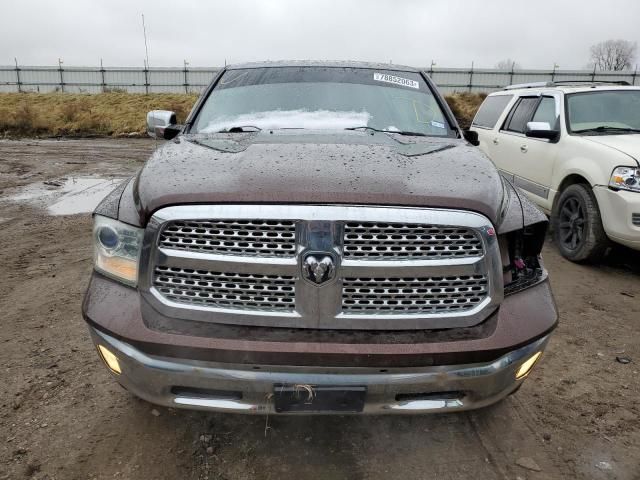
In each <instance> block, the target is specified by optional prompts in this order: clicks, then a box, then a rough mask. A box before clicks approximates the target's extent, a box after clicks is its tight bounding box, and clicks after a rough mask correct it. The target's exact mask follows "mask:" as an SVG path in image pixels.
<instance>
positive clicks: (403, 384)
mask: <svg viewBox="0 0 640 480" xmlns="http://www.w3.org/2000/svg"><path fill="white" fill-rule="evenodd" d="M89 328H90V331H91V336H92V338H93V341H94V343H95V344H96V345H102V346H103V347H106V348H107V349H109V350H110V351H111V352H112V353H114V354H115V355H116V356H117V358H118V361H119V363H120V367H121V370H122V373H121V374H120V375H115V376H116V378H117V380H118V382H119V383H120V384H121V385H123V386H124V387H125V388H126V389H128V390H129V391H131V392H132V393H133V394H135V395H136V396H138V397H140V398H143V399H144V400H147V401H149V402H152V403H155V404H158V405H164V406H167V407H177V408H192V409H199V410H212V411H225V412H238V413H250V414H267V413H268V414H273V413H275V408H274V404H273V401H272V395H273V393H274V389H275V388H276V386H277V385H291V386H299V385H312V386H333V387H354V386H361V387H366V397H365V405H364V409H363V411H362V413H365V414H416V413H428V412H449V411H461V410H470V409H476V408H481V407H484V406H487V405H490V404H492V403H495V402H498V401H499V400H501V399H503V398H504V397H506V396H507V395H509V394H510V393H512V392H513V391H515V390H516V389H517V388H518V387H519V386H520V384H521V383H522V382H523V381H524V379H520V380H516V371H517V370H518V368H519V367H520V366H521V365H522V364H523V363H524V362H525V361H526V360H528V359H529V358H531V356H532V355H534V354H535V353H537V352H542V351H543V350H544V348H545V346H546V344H547V342H548V339H549V336H548V335H547V336H544V337H542V338H539V339H538V340H535V341H533V342H532V343H529V344H527V345H525V346H522V347H519V348H517V349H515V350H513V351H511V352H509V353H506V354H504V355H503V356H501V357H500V358H498V359H496V360H493V361H490V362H487V363H473V364H461V365H440V366H431V367H420V368H415V367H414V368H390V369H382V370H381V369H379V368H364V367H359V368H349V367H333V368H327V367H324V368H319V367H285V366H268V365H246V364H244V365H233V364H224V363H215V362H206V361H197V360H183V359H176V358H170V357H160V356H152V355H149V354H146V353H144V352H142V351H140V350H139V349H137V348H135V347H133V346H132V345H130V344H128V343H125V342H123V341H120V340H118V339H116V338H114V337H112V336H110V335H108V334H106V333H104V332H101V331H99V330H97V329H95V328H93V327H91V326H90V327H89ZM314 413H316V412H314ZM317 413H323V412H317ZM330 413H331V412H330Z"/></svg>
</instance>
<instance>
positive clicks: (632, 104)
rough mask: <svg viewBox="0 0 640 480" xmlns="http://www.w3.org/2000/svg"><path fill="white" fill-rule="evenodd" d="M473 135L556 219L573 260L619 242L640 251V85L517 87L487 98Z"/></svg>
mask: <svg viewBox="0 0 640 480" xmlns="http://www.w3.org/2000/svg"><path fill="white" fill-rule="evenodd" d="M471 130H472V131H473V132H477V134H478V141H479V145H480V148H481V149H482V151H484V152H485V153H486V154H487V155H488V156H489V157H490V158H491V160H493V162H494V163H495V165H496V166H497V167H498V169H500V171H501V172H502V174H503V175H504V176H505V178H506V179H507V180H509V181H510V182H512V183H514V184H515V185H517V186H519V187H520V188H521V189H522V190H524V191H525V192H526V193H527V195H528V196H529V197H530V198H532V199H533V201H534V202H535V203H536V204H537V205H538V206H540V207H541V208H542V210H544V211H545V212H546V213H547V214H548V215H550V216H551V222H552V225H553V232H554V233H553V234H554V238H555V241H556V243H557V245H558V247H559V249H560V251H561V253H562V254H563V255H564V256H565V257H566V258H568V259H570V260H573V261H589V260H596V259H598V258H599V257H601V256H602V255H603V254H604V253H605V251H606V250H607V247H608V246H609V245H610V241H611V240H613V241H614V242H617V243H621V244H623V245H626V246H628V247H631V248H633V249H636V250H640V165H639V163H638V161H639V159H640V87H632V86H622V85H619V84H610V83H608V84H604V83H597V82H596V83H579V82H571V83H568V82H567V83H561V82H556V83H546V84H545V83H542V84H527V85H513V86H511V87H507V88H506V89H505V90H503V91H500V92H495V93H492V94H490V95H489V96H488V97H487V98H486V99H485V101H484V103H483V104H482V105H481V106H480V109H479V110H478V113H477V114H476V116H475V118H474V120H473V123H472V125H471Z"/></svg>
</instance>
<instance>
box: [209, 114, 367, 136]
mask: <svg viewBox="0 0 640 480" xmlns="http://www.w3.org/2000/svg"><path fill="white" fill-rule="evenodd" d="M370 118H371V114H370V113H369V112H332V111H328V110H316V111H314V112H309V111H306V110H272V111H269V112H256V113H245V114H242V115H235V116H227V117H218V118H216V119H215V120H214V121H212V122H209V124H208V125H207V126H206V127H205V128H203V129H202V130H200V132H201V133H214V132H219V131H220V130H226V129H229V128H232V127H241V126H249V125H251V126H254V127H258V128H261V129H263V130H268V129H270V128H305V129H316V130H325V129H327V130H344V129H345V128H349V127H362V126H365V125H367V124H368V122H369V119H370Z"/></svg>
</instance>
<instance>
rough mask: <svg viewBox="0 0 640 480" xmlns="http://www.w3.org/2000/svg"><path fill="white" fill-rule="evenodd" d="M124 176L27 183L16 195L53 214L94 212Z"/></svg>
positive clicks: (14, 198) (17, 199)
mask: <svg viewBox="0 0 640 480" xmlns="http://www.w3.org/2000/svg"><path fill="white" fill-rule="evenodd" d="M123 180H124V179H123V178H110V179H105V178H93V177H70V178H65V179H60V180H50V181H47V182H46V183H44V182H37V183H32V184H31V185H27V186H26V187H23V188H22V189H20V191H19V192H18V193H17V194H15V195H12V196H10V197H8V198H9V200H11V201H13V202H28V203H31V204H34V205H37V206H41V207H43V208H46V209H47V212H48V213H50V214H51V215H73V214H76V213H90V212H92V211H93V210H94V208H96V206H97V205H98V204H99V203H100V201H101V200H102V199H103V198H104V197H106V196H107V194H109V193H110V192H111V191H112V190H113V189H114V188H116V187H117V186H118V184H120V183H121V182H122V181H123Z"/></svg>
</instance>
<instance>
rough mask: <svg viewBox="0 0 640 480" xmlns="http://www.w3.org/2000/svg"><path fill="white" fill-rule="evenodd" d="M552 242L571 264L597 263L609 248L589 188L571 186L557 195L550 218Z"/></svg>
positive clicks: (576, 185)
mask: <svg viewBox="0 0 640 480" xmlns="http://www.w3.org/2000/svg"><path fill="white" fill-rule="evenodd" d="M551 223H552V225H553V239H554V241H555V243H556V245H557V246H558V249H559V250H560V253H561V254H562V256H563V257H565V258H567V259H568V260H571V261H572V262H595V261H597V260H600V259H601V258H602V257H603V256H604V254H605V253H606V251H607V248H608V247H609V245H610V241H609V238H607V235H606V233H605V232H604V228H603V227H602V219H601V218H600V209H599V208H598V202H597V201H596V198H595V196H594V195H593V192H592V191H591V188H590V187H589V186H588V185H584V184H581V183H579V184H574V185H570V186H569V187H567V188H566V189H565V190H563V192H562V193H561V194H560V198H559V199H558V202H557V203H556V206H555V208H554V211H553V215H552V218H551Z"/></svg>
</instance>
